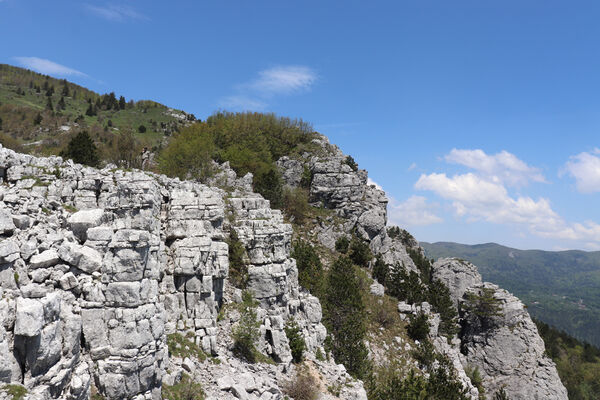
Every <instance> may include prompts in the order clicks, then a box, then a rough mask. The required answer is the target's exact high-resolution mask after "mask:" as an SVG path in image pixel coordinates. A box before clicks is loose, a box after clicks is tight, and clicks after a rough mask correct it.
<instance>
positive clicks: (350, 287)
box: [324, 256, 370, 378]
mask: <svg viewBox="0 0 600 400" xmlns="http://www.w3.org/2000/svg"><path fill="white" fill-rule="evenodd" d="M324 306H325V323H326V327H327V330H328V331H329V333H330V335H331V337H332V339H331V342H330V346H331V350H332V352H333V355H334V358H335V360H336V361H337V362H339V363H341V364H344V366H345V367H346V369H347V370H348V372H349V373H350V374H351V375H353V376H355V377H357V378H363V377H365V376H367V373H368V371H369V368H370V365H369V362H368V350H367V348H366V346H365V344H364V338H365V335H366V326H365V325H366V324H365V323H366V313H365V305H364V302H363V298H362V293H361V286H360V279H359V277H358V276H357V275H356V273H355V271H354V266H353V265H352V261H351V260H350V259H349V258H348V257H345V256H341V257H339V258H338V259H337V260H336V261H335V262H334V263H333V265H332V266H331V267H330V270H329V276H328V285H327V291H326V293H325V301H324Z"/></svg>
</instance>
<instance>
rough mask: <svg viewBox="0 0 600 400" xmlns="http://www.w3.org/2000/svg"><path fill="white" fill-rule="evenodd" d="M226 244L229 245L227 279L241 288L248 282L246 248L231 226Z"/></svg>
mask: <svg viewBox="0 0 600 400" xmlns="http://www.w3.org/2000/svg"><path fill="white" fill-rule="evenodd" d="M227 245H228V247H229V281H230V282H231V283H232V284H233V286H235V287H238V288H242V289H243V288H245V287H246V284H247V282H248V265H247V264H246V248H245V247H244V245H243V244H242V242H241V241H240V239H239V237H238V234H237V232H236V231H235V229H233V228H232V229H231V232H230V233H229V238H227Z"/></svg>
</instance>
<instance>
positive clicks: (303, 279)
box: [291, 239, 325, 298]
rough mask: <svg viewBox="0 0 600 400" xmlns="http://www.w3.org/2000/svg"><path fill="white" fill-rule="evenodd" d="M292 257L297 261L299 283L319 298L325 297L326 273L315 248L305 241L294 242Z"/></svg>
mask: <svg viewBox="0 0 600 400" xmlns="http://www.w3.org/2000/svg"><path fill="white" fill-rule="evenodd" d="M291 256H292V257H293V258H295V259H296V266H297V267H298V283H299V284H300V286H302V287H303V288H305V289H307V290H308V291H309V292H310V293H312V294H313V295H314V296H316V297H318V298H322V297H323V293H324V289H325V273H324V271H323V264H322V263H321V259H320V258H319V255H318V254H317V252H316V251H315V249H314V247H313V246H312V245H311V244H310V243H309V242H306V241H304V240H301V239H300V240H297V241H295V242H294V247H293V249H292V254H291Z"/></svg>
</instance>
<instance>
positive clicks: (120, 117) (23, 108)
mask: <svg viewBox="0 0 600 400" xmlns="http://www.w3.org/2000/svg"><path fill="white" fill-rule="evenodd" d="M194 119H195V118H194V116H193V115H191V114H187V113H185V112H183V111H178V110H173V109H171V108H169V107H167V106H164V105H162V104H159V103H156V102H154V101H148V100H143V101H137V102H134V101H133V100H129V101H126V99H125V98H124V97H122V96H119V95H115V94H114V93H109V94H105V95H100V94H98V93H95V92H93V91H91V90H89V89H86V88H84V87H82V86H79V85H76V84H74V83H70V82H68V81H66V80H64V79H63V80H59V79H56V78H52V77H49V76H47V75H41V74H38V73H36V72H33V71H29V70H26V69H23V68H18V67H13V66H10V65H6V64H0V120H1V123H0V143H1V144H3V145H5V146H8V147H10V148H13V149H15V150H19V151H22V152H27V153H32V154H41V155H53V154H58V152H59V151H60V150H61V149H62V148H64V146H65V145H66V143H67V142H68V140H69V139H70V138H71V137H72V136H74V134H76V133H77V132H79V131H82V130H87V131H88V132H89V133H90V134H91V135H92V137H93V138H94V141H95V142H96V144H97V146H98V147H99V148H100V153H101V156H102V158H105V159H110V158H111V154H114V153H115V150H116V149H118V147H119V146H121V145H122V144H119V143H118V142H119V141H118V138H119V137H120V136H122V135H123V134H125V133H131V134H132V135H133V138H134V139H135V141H136V142H137V146H136V147H139V148H142V147H144V146H146V147H149V148H159V147H161V146H162V145H163V144H164V143H163V142H164V140H165V138H166V137H168V136H170V135H171V134H172V133H174V132H177V131H178V130H179V129H180V128H181V127H182V126H185V125H187V124H188V123H189V121H193V120H194Z"/></svg>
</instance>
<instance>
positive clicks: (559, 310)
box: [421, 242, 600, 346]
mask: <svg viewBox="0 0 600 400" xmlns="http://www.w3.org/2000/svg"><path fill="white" fill-rule="evenodd" d="M421 246H423V248H424V249H425V252H426V253H427V256H428V257H433V258H435V259H437V258H440V257H459V258H463V259H466V260H468V261H470V262H472V263H473V264H475V265H477V267H478V268H479V272H480V273H481V275H482V276H483V279H484V280H486V281H490V282H494V283H496V284H498V285H500V286H501V287H503V288H505V289H507V290H509V291H510V292H512V293H514V294H515V295H516V296H518V297H519V298H520V299H521V300H523V302H524V303H525V304H527V306H528V307H529V312H530V313H531V314H532V315H533V316H534V317H536V318H539V319H540V320H542V321H543V322H545V323H547V324H550V325H552V326H555V327H557V328H559V329H561V330H564V331H565V332H567V333H569V334H570V335H572V336H574V337H576V338H578V339H580V340H584V341H587V342H589V343H592V344H594V345H596V346H600V252H583V251H575V250H571V251H560V252H553V251H541V250H516V249H512V248H509V247H504V246H500V245H497V244H495V243H487V244H480V245H473V246H469V245H462V244H458V243H448V242H439V243H432V244H431V243H424V242H422V243H421Z"/></svg>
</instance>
